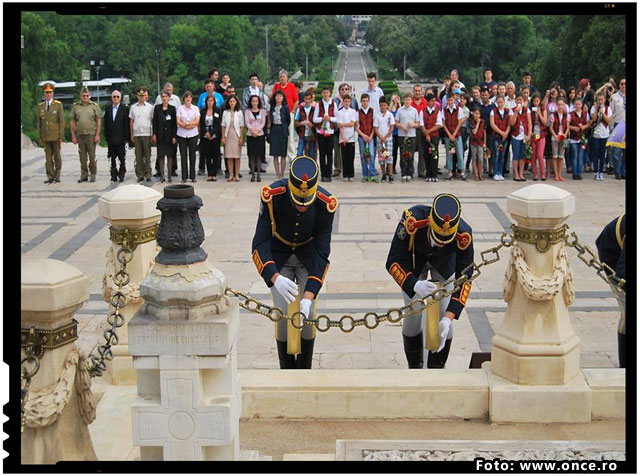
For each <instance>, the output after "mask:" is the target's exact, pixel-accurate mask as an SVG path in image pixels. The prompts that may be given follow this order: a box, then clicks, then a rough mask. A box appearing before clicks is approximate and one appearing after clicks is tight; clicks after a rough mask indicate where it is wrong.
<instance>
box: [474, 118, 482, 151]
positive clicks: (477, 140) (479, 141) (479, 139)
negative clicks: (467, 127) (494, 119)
mask: <svg viewBox="0 0 640 476" xmlns="http://www.w3.org/2000/svg"><path fill="white" fill-rule="evenodd" d="M472 121H473V119H472ZM475 127H476V125H475V123H472V124H471V145H482V143H483V138H484V121H483V120H482V119H480V127H478V131H477V132H476V133H475V134H474V133H473V129H475Z"/></svg>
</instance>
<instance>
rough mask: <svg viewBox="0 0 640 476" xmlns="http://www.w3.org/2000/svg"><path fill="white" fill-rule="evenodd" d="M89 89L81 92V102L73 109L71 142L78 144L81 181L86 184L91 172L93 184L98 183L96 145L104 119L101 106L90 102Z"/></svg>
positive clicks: (79, 181) (75, 104)
mask: <svg viewBox="0 0 640 476" xmlns="http://www.w3.org/2000/svg"><path fill="white" fill-rule="evenodd" d="M90 98H91V93H89V89H88V88H86V87H83V88H82V89H81V90H80V102H74V103H73V107H72V108H71V123H70V125H71V140H73V143H74V144H78V154H79V155H80V180H78V183H81V182H86V181H87V179H88V178H87V176H88V175H89V173H88V172H89V171H91V178H90V179H89V180H90V181H91V182H95V181H96V172H97V170H96V169H97V167H96V144H97V143H98V142H100V126H101V125H102V118H101V113H100V106H98V104H97V103H95V102H93V101H91V100H90ZM87 156H88V157H89V171H88V170H87Z"/></svg>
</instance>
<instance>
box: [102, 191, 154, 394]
mask: <svg viewBox="0 0 640 476" xmlns="http://www.w3.org/2000/svg"><path fill="white" fill-rule="evenodd" d="M161 197H162V195H161V194H160V193H158V192H157V191H156V190H153V189H152V188H149V187H144V186H142V185H137V184H130V185H124V186H121V187H118V188H116V189H113V190H111V191H109V192H107V193H105V194H104V195H102V196H101V197H100V201H99V203H98V212H99V213H100V216H101V217H102V218H104V219H105V220H106V221H107V222H108V223H109V225H111V229H110V230H111V246H110V248H109V249H108V250H107V254H106V257H107V263H106V270H105V274H104V277H103V279H102V295H103V299H104V300H105V302H110V301H111V296H112V295H113V293H115V292H116V290H117V289H118V287H117V286H116V285H115V284H114V282H113V276H114V274H115V273H116V272H117V271H118V270H119V269H120V263H119V262H118V260H117V259H116V257H117V253H118V250H120V249H121V244H119V243H118V242H117V241H119V239H120V236H121V234H120V233H119V232H122V231H124V230H125V229H128V230H129V231H130V232H132V233H138V234H139V236H140V237H141V239H146V240H147V241H146V242H144V243H140V244H138V245H137V246H136V248H135V250H134V251H133V259H132V260H131V261H130V262H129V263H127V273H129V277H130V282H129V283H128V284H127V285H126V286H123V289H122V292H123V294H124V295H125V300H126V301H125V302H126V305H125V307H124V308H122V309H121V313H122V315H123V316H124V318H125V322H126V323H125V325H124V326H123V327H120V328H119V329H118V330H117V332H118V337H119V338H120V342H119V344H118V345H116V346H114V347H113V348H112V350H113V354H114V359H113V360H112V361H111V362H109V364H108V365H107V373H106V374H105V377H107V379H110V380H111V384H113V385H134V384H135V383H136V380H135V379H136V374H135V371H134V370H133V361H132V358H131V354H130V353H129V338H128V323H129V321H130V320H131V317H132V316H133V315H134V314H135V313H136V312H137V310H138V308H139V307H140V305H141V304H142V301H143V299H142V297H141V296H140V283H141V282H142V280H143V279H144V278H145V277H146V276H147V275H148V274H149V271H151V267H152V266H153V263H154V259H155V256H156V253H157V249H156V240H155V235H156V231H157V224H158V222H159V221H160V212H159V211H158V210H157V209H156V204H157V202H158V200H159V199H160V198H161ZM143 235H144V236H143ZM114 240H115V241H114ZM112 309H113V307H112V306H111V305H110V306H109V310H110V311H111V310H112Z"/></svg>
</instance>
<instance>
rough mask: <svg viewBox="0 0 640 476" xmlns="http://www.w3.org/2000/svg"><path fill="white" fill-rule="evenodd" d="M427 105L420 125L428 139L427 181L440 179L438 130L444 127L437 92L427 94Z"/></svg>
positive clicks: (426, 153) (422, 113)
mask: <svg viewBox="0 0 640 476" xmlns="http://www.w3.org/2000/svg"><path fill="white" fill-rule="evenodd" d="M426 100H427V107H425V108H424V109H423V110H422V112H421V113H420V127H421V130H422V133H423V134H424V136H425V137H426V139H427V150H425V152H424V155H425V157H426V170H425V171H426V175H427V178H426V179H425V181H427V182H437V181H438V145H439V144H440V134H439V132H438V130H439V129H440V128H441V127H442V117H441V116H440V108H439V107H438V104H437V99H436V96H435V94H433V93H428V94H427V96H426Z"/></svg>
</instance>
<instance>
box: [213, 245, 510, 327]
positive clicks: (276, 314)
mask: <svg viewBox="0 0 640 476" xmlns="http://www.w3.org/2000/svg"><path fill="white" fill-rule="evenodd" d="M513 242H514V238H513V235H511V234H507V233H502V237H501V238H500V244H499V245H498V246H495V247H493V248H489V249H486V250H484V251H482V252H481V253H480V257H481V259H482V262H481V263H479V264H476V263H475V262H474V263H471V264H470V265H469V266H467V267H466V268H464V269H463V270H462V274H461V275H460V276H459V277H458V278H451V279H449V280H448V281H445V282H444V283H441V284H440V285H439V286H438V287H437V288H436V289H435V290H434V291H433V292H432V293H431V294H429V295H427V296H425V297H423V298H418V299H414V300H413V301H411V302H410V303H409V304H407V305H406V306H403V307H400V308H392V309H389V310H388V311H387V312H385V313H384V314H378V313H377V312H367V313H366V314H365V315H364V317H362V318H361V319H356V318H355V317H353V316H351V315H349V314H344V315H343V316H342V317H340V319H337V320H332V319H331V318H330V317H329V316H327V315H326V314H320V315H319V316H317V317H316V318H315V319H310V318H308V317H305V316H304V315H303V314H302V313H300V312H294V313H293V314H292V315H291V316H288V315H287V314H286V313H284V312H283V311H282V310H281V309H279V308H277V307H273V306H269V305H268V304H264V303H262V302H260V301H258V300H257V299H253V298H252V297H250V296H248V295H247V294H245V293H242V292H240V291H236V290H235V289H232V288H227V289H226V290H225V294H226V295H228V296H234V297H237V298H241V299H240V300H239V305H240V307H241V308H243V309H246V310H247V311H250V312H253V313H256V314H261V315H263V316H266V317H268V318H269V319H271V320H272V321H273V322H278V321H280V320H282V319H288V320H290V321H291V323H292V325H293V326H294V327H295V328H297V329H301V328H302V326H304V325H315V326H316V329H317V330H318V331H319V332H327V331H328V330H329V329H331V328H332V327H334V328H335V327H337V328H338V329H340V330H341V331H342V332H346V333H349V332H352V331H353V330H354V329H355V328H356V327H361V326H364V327H366V328H367V329H369V330H373V329H375V328H376V327H378V326H379V325H380V323H381V322H385V321H387V322H391V323H394V324H395V323H397V322H400V321H401V320H402V319H404V318H405V317H407V316H409V315H411V314H414V313H419V312H422V311H424V310H425V309H426V308H427V306H428V305H431V304H433V303H436V302H439V301H442V300H443V299H444V298H446V297H448V296H451V295H452V294H454V293H455V292H456V291H458V290H459V289H460V288H461V287H462V286H464V284H465V283H470V282H472V281H473V280H475V279H477V278H478V276H480V274H481V273H482V271H481V270H480V268H482V267H483V266H486V265H489V264H492V263H495V262H497V261H499V260H500V254H499V253H498V252H499V251H500V249H501V248H509V247H510V246H512V245H513ZM469 272H470V273H471V274H470V275H468V274H467V273H469ZM450 284H453V288H452V289H451V290H450V291H447V289H445V288H446V287H447V286H449V285H450ZM298 316H300V319H301V320H300V325H297V324H295V318H296V317H298Z"/></svg>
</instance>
